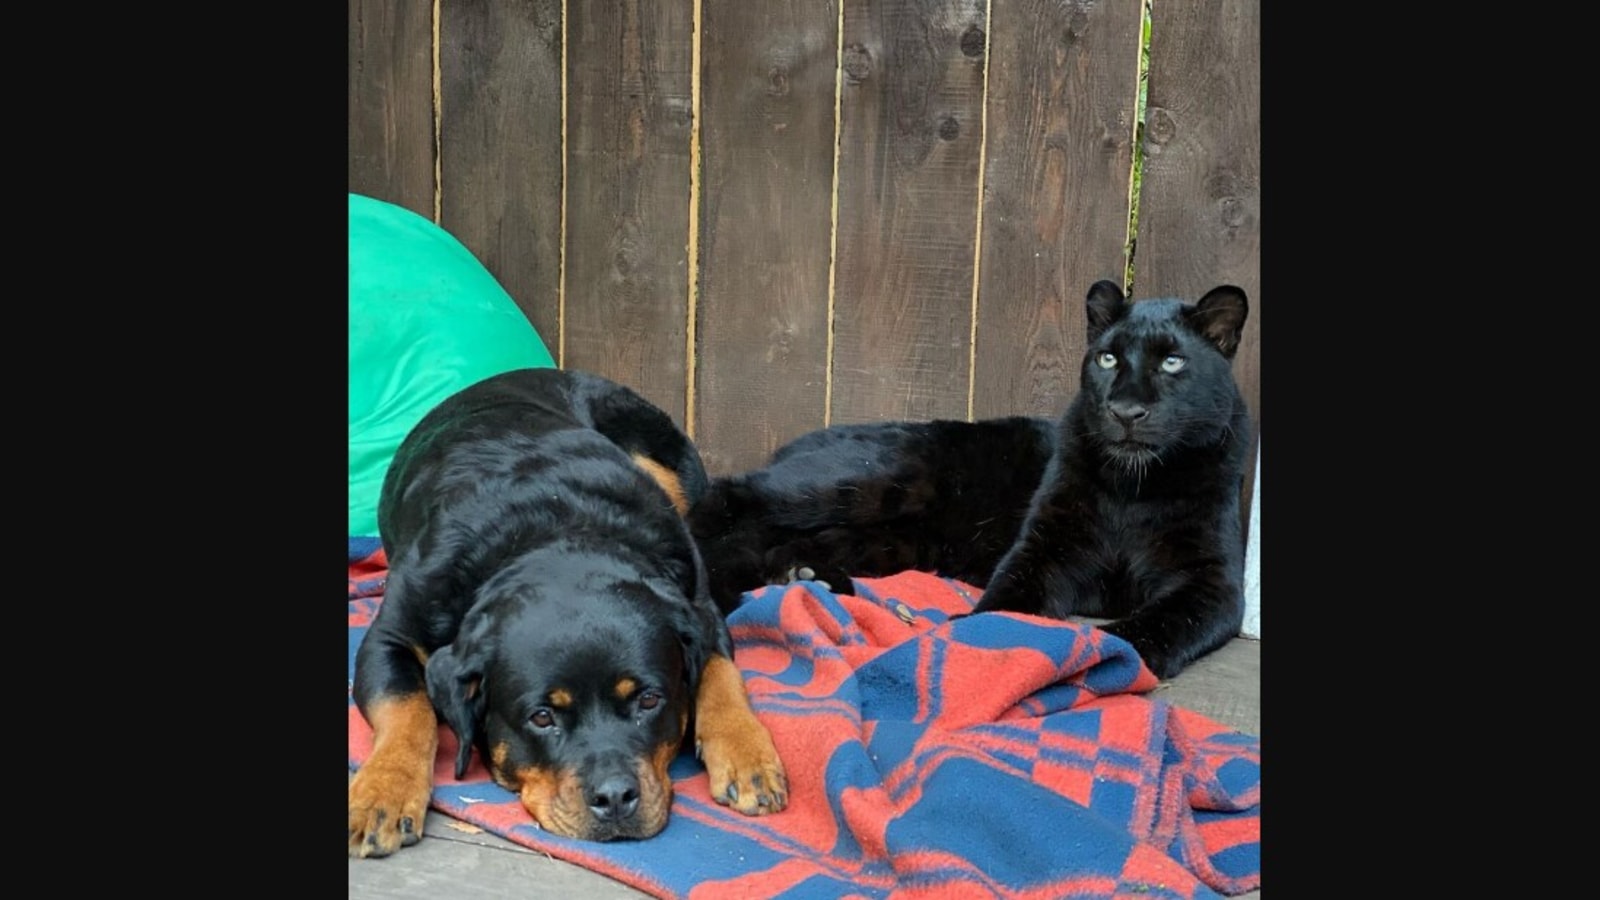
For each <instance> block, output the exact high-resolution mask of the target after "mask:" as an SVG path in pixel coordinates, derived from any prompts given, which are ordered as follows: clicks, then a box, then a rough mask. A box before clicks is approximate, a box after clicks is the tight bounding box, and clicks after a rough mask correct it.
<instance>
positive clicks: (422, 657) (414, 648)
mask: <svg viewBox="0 0 1600 900" xmlns="http://www.w3.org/2000/svg"><path fill="white" fill-rule="evenodd" d="M411 655H412V656H415V657H416V658H417V662H419V663H421V664H422V667H423V668H424V669H426V668H427V667H428V651H426V650H424V649H422V645H421V644H412V645H411Z"/></svg>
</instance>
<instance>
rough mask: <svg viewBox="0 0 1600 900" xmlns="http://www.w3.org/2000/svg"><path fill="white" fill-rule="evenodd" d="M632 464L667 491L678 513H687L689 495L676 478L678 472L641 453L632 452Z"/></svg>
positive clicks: (682, 514) (684, 514) (683, 514)
mask: <svg viewBox="0 0 1600 900" xmlns="http://www.w3.org/2000/svg"><path fill="white" fill-rule="evenodd" d="M633 461H634V464H635V465H637V466H638V467H639V468H641V469H643V470H644V472H645V474H646V475H649V476H650V477H651V478H653V479H655V482H656V484H659V485H661V489H662V490H664V491H666V492H667V497H668V499H670V500H671V501H672V508H673V509H676V510H677V511H678V515H680V516H686V515H688V514H689V497H688V495H687V494H685V493H684V492H683V483H682V482H680V481H679V480H678V473H677V472H674V471H672V470H671V469H669V468H667V467H666V466H663V465H662V464H661V463H658V462H656V461H655V460H653V459H651V458H650V457H648V456H645V455H644V454H643V453H635V454H633Z"/></svg>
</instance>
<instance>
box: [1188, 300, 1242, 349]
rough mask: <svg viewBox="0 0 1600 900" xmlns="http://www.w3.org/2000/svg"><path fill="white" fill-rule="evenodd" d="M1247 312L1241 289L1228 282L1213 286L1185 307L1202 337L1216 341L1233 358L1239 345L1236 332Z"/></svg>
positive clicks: (1238, 330) (1191, 321) (1239, 330)
mask: <svg viewBox="0 0 1600 900" xmlns="http://www.w3.org/2000/svg"><path fill="white" fill-rule="evenodd" d="M1249 314H1250V303H1249V301H1247V300H1245V297H1244V291H1243V290H1242V289H1241V288H1237V287H1234V286H1233V285H1231V284H1224V285H1221V286H1220V287H1214V288H1212V289H1211V290H1210V291H1208V292H1207V293H1206V295H1205V296H1204V297H1201V298H1200V302H1199V303H1196V304H1195V305H1194V308H1193V309H1192V310H1190V311H1189V324H1190V325H1192V326H1193V327H1194V329H1195V330H1196V331H1198V332H1200V334H1202V335H1204V336H1205V339H1206V340H1208V341H1210V342H1211V343H1213V344H1216V345H1217V349H1218V350H1221V351H1222V355H1223V356H1225V357H1227V358H1228V359H1233V354H1234V353H1235V352H1236V351H1238V349H1239V335H1240V334H1241V333H1242V332H1243V331H1244V320H1245V317H1246V316H1248V315H1249Z"/></svg>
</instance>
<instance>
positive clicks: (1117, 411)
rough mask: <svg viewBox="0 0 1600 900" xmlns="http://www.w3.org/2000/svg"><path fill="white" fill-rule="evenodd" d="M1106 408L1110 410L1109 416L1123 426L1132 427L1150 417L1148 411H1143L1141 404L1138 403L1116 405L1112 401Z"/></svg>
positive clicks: (1115, 402)
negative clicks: (1113, 417) (1115, 418)
mask: <svg viewBox="0 0 1600 900" xmlns="http://www.w3.org/2000/svg"><path fill="white" fill-rule="evenodd" d="M1108 406H1109V408H1110V409H1111V414H1112V415H1113V416H1116V417H1117V421H1118V422H1121V423H1122V424H1123V425H1132V424H1133V423H1135V422H1137V421H1139V420H1140V419H1143V418H1145V417H1146V416H1148V415H1150V410H1148V409H1145V408H1144V406H1143V404H1139V403H1118V402H1117V401H1115V400H1113V401H1111V403H1110V404H1108Z"/></svg>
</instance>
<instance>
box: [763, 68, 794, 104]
mask: <svg viewBox="0 0 1600 900" xmlns="http://www.w3.org/2000/svg"><path fill="white" fill-rule="evenodd" d="M788 93H789V70H788V69H786V68H784V67H783V66H773V67H772V68H771V69H769V70H768V71H767V96H769V97H782V96H784V95H786V94H788Z"/></svg>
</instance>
